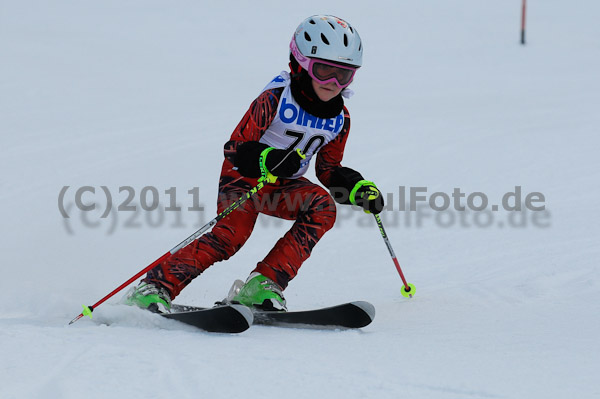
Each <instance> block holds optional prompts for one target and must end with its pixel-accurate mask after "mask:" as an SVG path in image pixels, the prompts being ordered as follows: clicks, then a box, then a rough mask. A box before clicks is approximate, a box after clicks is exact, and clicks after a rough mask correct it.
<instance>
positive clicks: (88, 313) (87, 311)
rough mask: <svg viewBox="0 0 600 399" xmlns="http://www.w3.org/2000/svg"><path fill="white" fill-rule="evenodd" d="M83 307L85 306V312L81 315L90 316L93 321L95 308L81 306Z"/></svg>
mask: <svg viewBox="0 0 600 399" xmlns="http://www.w3.org/2000/svg"><path fill="white" fill-rule="evenodd" d="M81 306H83V312H81V314H82V315H84V316H88V317H89V318H90V319H91V318H92V312H93V311H94V308H93V307H92V306H85V305H81Z"/></svg>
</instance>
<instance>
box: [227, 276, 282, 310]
mask: <svg viewBox="0 0 600 399" xmlns="http://www.w3.org/2000/svg"><path fill="white" fill-rule="evenodd" d="M234 294H235V295H234V296H233V298H232V301H234V302H239V303H241V304H242V305H245V306H248V307H255V308H258V309H261V310H273V311H284V312H285V311H287V308H286V306H285V298H284V297H283V292H282V290H281V288H280V287H279V286H278V285H277V284H276V283H275V282H274V281H273V280H271V279H270V278H267V277H265V276H263V275H262V274H260V273H256V272H255V273H252V274H250V277H248V280H246V284H244V285H243V286H242V287H241V288H240V289H239V291H238V292H237V293H234ZM230 295H231V293H230Z"/></svg>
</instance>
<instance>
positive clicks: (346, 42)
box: [344, 33, 348, 47]
mask: <svg viewBox="0 0 600 399" xmlns="http://www.w3.org/2000/svg"><path fill="white" fill-rule="evenodd" d="M344 46H346V47H348V35H346V34H345V33H344Z"/></svg>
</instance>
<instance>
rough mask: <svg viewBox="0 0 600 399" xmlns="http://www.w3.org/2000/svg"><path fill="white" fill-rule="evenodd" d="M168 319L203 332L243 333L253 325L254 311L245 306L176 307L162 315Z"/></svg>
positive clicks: (173, 306)
mask: <svg viewBox="0 0 600 399" xmlns="http://www.w3.org/2000/svg"><path fill="white" fill-rule="evenodd" d="M160 315H161V316H163V317H166V318H167V319H171V320H177V321H180V322H182V323H185V324H189V325H191V326H194V327H198V328H199V329H201V330H204V331H208V332H219V333H241V332H243V331H246V330H247V329H248V328H250V326H251V325H252V321H253V315H252V311H251V310H250V309H249V308H247V307H246V306H243V305H235V304H232V305H220V306H215V307H213V308H199V307H194V306H185V305H175V304H173V305H172V307H171V313H160Z"/></svg>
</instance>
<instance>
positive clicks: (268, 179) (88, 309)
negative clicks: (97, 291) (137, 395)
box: [69, 173, 276, 324]
mask: <svg viewBox="0 0 600 399" xmlns="http://www.w3.org/2000/svg"><path fill="white" fill-rule="evenodd" d="M275 180H276V177H275V176H273V175H271V174H270V173H269V174H268V175H267V176H265V177H261V178H260V179H258V184H257V185H256V186H254V187H253V188H251V189H250V190H249V191H248V192H247V193H246V194H244V195H243V196H242V197H241V198H240V199H238V200H237V201H235V202H234V203H233V204H231V205H229V206H228V207H227V209H225V210H224V211H223V212H221V213H219V214H218V215H217V216H216V217H215V218H214V219H212V220H211V221H210V222H208V223H206V224H205V225H204V226H202V227H201V228H200V229H198V230H197V231H195V232H194V234H192V235H191V236H189V237H188V238H186V239H185V240H183V241H182V242H180V243H179V244H177V245H176V246H175V247H173V248H172V249H171V250H170V251H169V252H167V253H165V254H164V255H163V256H161V257H160V258H158V259H156V260H155V261H154V262H152V263H151V264H149V265H148V266H146V267H145V268H144V269H143V270H140V271H139V272H138V273H137V274H136V275H135V276H133V277H131V278H130V279H129V280H127V281H125V282H124V283H123V284H121V285H120V286H118V287H117V288H115V289H114V290H113V291H112V292H111V293H110V294H108V295H106V296H105V297H104V298H102V299H100V300H99V301H98V302H96V303H95V304H93V305H91V306H85V305H83V312H81V313H80V314H79V316H77V317H75V318H74V319H73V320H71V322H70V323H69V324H73V323H75V322H76V321H77V320H79V319H81V318H82V317H83V316H89V317H90V319H91V318H92V312H93V311H94V309H95V308H97V307H98V306H100V305H102V304H103V303H104V302H105V301H106V300H107V299H109V298H110V297H112V296H113V295H115V294H116V293H117V292H119V291H121V290H122V289H123V288H125V287H127V286H128V285H129V284H131V283H132V282H134V281H135V280H137V279H138V278H140V277H141V276H142V275H144V274H145V273H147V272H148V271H150V270H152V269H153V268H154V267H156V266H157V265H159V264H160V263H162V262H163V261H164V260H165V259H167V258H168V257H169V256H171V255H173V254H174V253H176V252H178V251H179V250H180V249H182V248H183V247H186V246H187V245H188V244H190V243H191V242H192V241H194V240H196V239H197V238H198V237H200V236H201V235H202V234H204V232H206V231H207V230H208V229H210V228H211V227H212V226H214V225H215V224H217V222H218V221H220V220H221V219H223V218H225V217H226V216H227V215H229V214H230V213H231V212H233V211H234V210H236V209H237V208H238V207H239V206H240V205H242V204H243V203H244V202H246V200H248V199H249V198H251V197H252V196H253V195H254V194H256V193H257V192H258V191H259V190H261V189H262V188H263V187H264V186H265V185H266V184H267V183H274V182H275Z"/></svg>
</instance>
